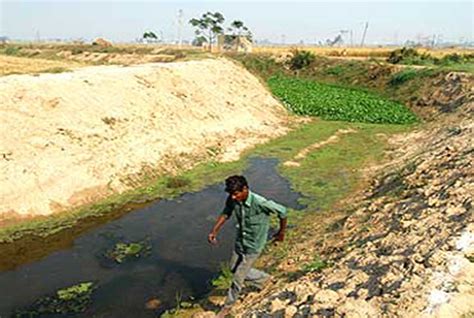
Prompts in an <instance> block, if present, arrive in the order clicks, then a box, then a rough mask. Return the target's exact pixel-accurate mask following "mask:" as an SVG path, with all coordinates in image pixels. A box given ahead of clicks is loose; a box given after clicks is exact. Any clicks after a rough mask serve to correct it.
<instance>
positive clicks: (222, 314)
mask: <svg viewBox="0 0 474 318" xmlns="http://www.w3.org/2000/svg"><path fill="white" fill-rule="evenodd" d="M228 314H230V306H224V307H222V309H221V311H219V313H218V314H217V316H216V317H217V318H225V317H226V316H227V315H228Z"/></svg>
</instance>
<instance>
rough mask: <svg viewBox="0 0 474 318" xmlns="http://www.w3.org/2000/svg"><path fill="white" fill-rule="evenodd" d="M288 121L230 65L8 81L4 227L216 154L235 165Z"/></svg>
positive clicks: (3, 129)
mask: <svg viewBox="0 0 474 318" xmlns="http://www.w3.org/2000/svg"><path fill="white" fill-rule="evenodd" d="M287 119H288V117H287V113H286V111H285V109H284V108H283V107H282V106H281V105H280V104H279V103H278V102H277V101H276V100H275V99H274V98H273V97H272V96H271V95H270V93H268V91H267V90H266V89H265V88H264V87H263V86H262V85H261V83H260V82H259V81H258V80H257V79H256V78H255V77H254V76H252V75H251V74H250V73H249V72H247V71H246V70H244V69H243V68H241V67H240V66H237V65H235V64H234V63H232V62H230V61H228V60H225V59H208V60H201V61H188V62H179V63H168V64H160V63H155V64H146V65H139V66H130V67H120V66H99V67H88V68H83V69H79V70H77V71H75V72H70V73H69V72H68V73H61V74H41V75H39V76H38V75H37V76H32V75H11V76H6V77H2V78H0V135H1V136H2V138H1V140H0V198H1V199H0V219H1V218H10V217H12V216H16V217H18V216H20V217H24V216H30V215H47V214H51V213H54V212H57V211H63V210H66V209H69V208H71V207H73V206H78V205H81V204H84V203H88V202H92V201H95V200H98V199H100V198H102V197H104V196H106V195H109V194H110V193H113V192H121V191H124V190H127V189H129V188H130V187H134V186H137V185H138V184H139V182H140V179H141V178H142V177H143V176H144V174H149V175H152V176H154V175H156V174H157V173H172V172H174V171H176V170H177V169H181V168H189V167H191V166H192V165H193V164H196V163H197V162H198V161H199V160H203V159H205V158H207V157H209V155H214V154H216V153H218V155H217V157H218V158H217V159H219V160H230V159H233V158H235V157H236V156H238V154H239V152H240V151H242V150H243V149H245V148H246V147H249V146H251V145H253V144H255V143H258V142H262V141H263V140H266V139H268V138H271V137H275V136H277V135H280V134H283V133H284V132H285V131H286V128H285V127H286V123H287ZM210 150H212V151H210Z"/></svg>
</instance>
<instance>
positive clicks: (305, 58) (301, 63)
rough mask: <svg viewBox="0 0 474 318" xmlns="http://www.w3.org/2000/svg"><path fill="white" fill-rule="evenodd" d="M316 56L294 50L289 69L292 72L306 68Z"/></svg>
mask: <svg viewBox="0 0 474 318" xmlns="http://www.w3.org/2000/svg"><path fill="white" fill-rule="evenodd" d="M315 59H316V56H315V55H314V54H313V53H311V52H309V51H304V50H303V51H299V50H295V51H294V55H293V57H292V58H291V59H290V61H289V63H290V68H291V69H292V70H300V69H303V68H306V67H308V66H309V65H311V63H313V62H314V60H315Z"/></svg>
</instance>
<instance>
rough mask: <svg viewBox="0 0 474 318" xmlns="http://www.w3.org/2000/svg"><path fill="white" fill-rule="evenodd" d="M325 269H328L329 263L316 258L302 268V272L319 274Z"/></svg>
mask: <svg viewBox="0 0 474 318" xmlns="http://www.w3.org/2000/svg"><path fill="white" fill-rule="evenodd" d="M327 267H329V263H328V262H326V261H324V260H322V259H321V257H319V256H316V257H315V258H314V259H313V261H312V262H310V263H308V264H305V265H304V266H303V268H302V271H303V272H305V273H309V272H320V271H322V270H323V269H325V268H327Z"/></svg>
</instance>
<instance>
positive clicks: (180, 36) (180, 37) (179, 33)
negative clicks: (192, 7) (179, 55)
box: [177, 9, 183, 47]
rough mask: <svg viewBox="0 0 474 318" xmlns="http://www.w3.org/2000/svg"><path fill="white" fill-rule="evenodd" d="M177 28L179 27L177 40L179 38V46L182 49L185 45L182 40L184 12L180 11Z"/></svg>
mask: <svg viewBox="0 0 474 318" xmlns="http://www.w3.org/2000/svg"><path fill="white" fill-rule="evenodd" d="M177 27H178V32H177V38H178V41H177V42H178V45H179V47H181V44H182V43H183V39H182V31H183V10H182V9H179V10H178V17H177Z"/></svg>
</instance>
